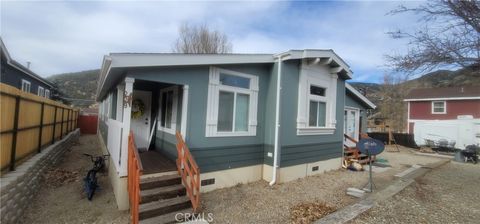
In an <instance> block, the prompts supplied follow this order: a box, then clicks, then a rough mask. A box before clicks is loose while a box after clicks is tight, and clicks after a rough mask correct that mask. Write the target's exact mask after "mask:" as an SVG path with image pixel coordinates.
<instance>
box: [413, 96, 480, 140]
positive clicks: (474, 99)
mask: <svg viewBox="0 0 480 224" xmlns="http://www.w3.org/2000/svg"><path fill="white" fill-rule="evenodd" d="M405 101H406V102H408V126H407V130H408V133H413V130H414V126H415V122H419V121H431V120H457V119H459V118H460V119H461V118H473V119H479V118H480V87H443V88H428V89H413V90H412V91H411V92H410V93H409V94H408V95H407V97H406V98H405Z"/></svg>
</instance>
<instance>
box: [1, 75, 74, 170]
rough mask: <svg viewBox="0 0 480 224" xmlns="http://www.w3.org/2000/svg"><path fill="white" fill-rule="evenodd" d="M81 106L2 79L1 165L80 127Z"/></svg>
mask: <svg viewBox="0 0 480 224" xmlns="http://www.w3.org/2000/svg"><path fill="white" fill-rule="evenodd" d="M77 120H78V109H74V108H72V107H69V106H66V105H64V104H61V103H59V102H56V101H53V100H50V99H47V98H44V97H40V96H37V95H34V94H31V93H26V92H23V91H21V90H19V89H17V88H15V87H12V86H9V85H5V84H3V83H0V167H1V170H4V169H6V168H9V169H10V170H14V169H15V166H16V165H17V164H19V163H21V162H23V161H25V160H26V159H27V158H29V157H30V156H32V155H33V154H34V153H39V152H41V150H42V148H43V147H45V146H47V145H50V144H53V143H54V142H55V141H56V140H58V139H62V138H63V137H64V136H65V135H67V134H68V133H69V132H71V131H73V130H75V129H76V128H77Z"/></svg>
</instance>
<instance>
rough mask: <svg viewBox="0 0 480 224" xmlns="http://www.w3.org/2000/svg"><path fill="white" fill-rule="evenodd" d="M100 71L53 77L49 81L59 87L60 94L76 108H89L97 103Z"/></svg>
mask: <svg viewBox="0 0 480 224" xmlns="http://www.w3.org/2000/svg"><path fill="white" fill-rule="evenodd" d="M98 74H99V70H98V69H95V70H88V71H81V72H72V73H64V74H58V75H52V76H50V77H48V78H47V79H48V80H49V81H51V82H53V83H55V84H56V85H57V86H58V89H59V90H60V92H62V93H63V95H65V97H67V98H68V99H67V100H68V101H69V102H71V103H72V104H73V105H74V106H76V107H89V106H90V105H92V104H94V103H95V93H96V91H97V80H98Z"/></svg>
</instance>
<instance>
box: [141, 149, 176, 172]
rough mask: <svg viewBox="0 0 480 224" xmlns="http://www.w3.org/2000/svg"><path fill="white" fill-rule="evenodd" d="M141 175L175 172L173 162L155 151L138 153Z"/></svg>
mask: <svg viewBox="0 0 480 224" xmlns="http://www.w3.org/2000/svg"><path fill="white" fill-rule="evenodd" d="M139 156H140V162H141V163H142V166H143V175H148V174H156V173H165V172H172V171H177V167H176V165H175V162H174V161H172V160H170V159H169V158H168V157H167V156H165V155H164V154H162V153H161V152H158V151H156V150H149V151H145V152H140V153H139Z"/></svg>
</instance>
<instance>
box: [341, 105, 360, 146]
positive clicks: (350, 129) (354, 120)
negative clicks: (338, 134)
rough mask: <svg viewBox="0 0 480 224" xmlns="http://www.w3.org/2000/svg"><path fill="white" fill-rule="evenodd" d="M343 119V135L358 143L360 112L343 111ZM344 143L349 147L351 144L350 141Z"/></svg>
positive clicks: (352, 110)
mask: <svg viewBox="0 0 480 224" xmlns="http://www.w3.org/2000/svg"><path fill="white" fill-rule="evenodd" d="M344 119H345V120H344V125H345V127H344V133H345V134H346V135H348V136H350V137H352V138H354V139H355V140H357V141H358V137H359V125H360V110H358V109H353V108H349V109H345V116H344ZM346 143H347V145H349V146H351V145H352V144H353V142H351V141H347V142H346Z"/></svg>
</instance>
